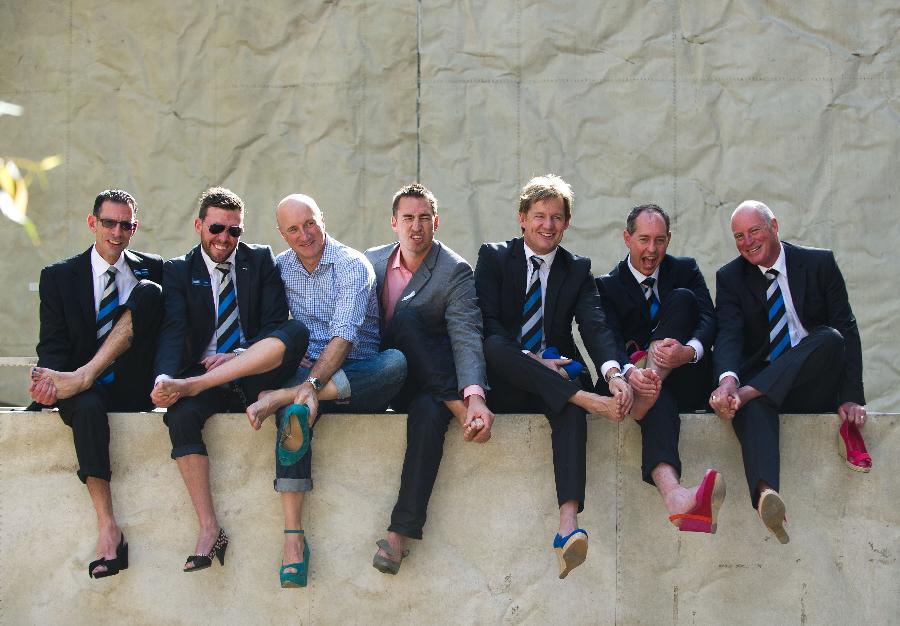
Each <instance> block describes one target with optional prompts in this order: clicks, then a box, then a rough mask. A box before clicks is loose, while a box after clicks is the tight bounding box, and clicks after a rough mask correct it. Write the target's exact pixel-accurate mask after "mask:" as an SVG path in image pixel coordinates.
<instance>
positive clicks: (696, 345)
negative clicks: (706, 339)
mask: <svg viewBox="0 0 900 626" xmlns="http://www.w3.org/2000/svg"><path fill="white" fill-rule="evenodd" d="M687 345H689V346H690V347H692V348H693V349H694V350H695V351H696V352H697V361H699V360H700V359H702V358H703V344H702V343H700V340H699V339H697V338H696V337H694V338H693V339H691V340H690V341H688V342H687ZM697 361H694V363H696V362H697Z"/></svg>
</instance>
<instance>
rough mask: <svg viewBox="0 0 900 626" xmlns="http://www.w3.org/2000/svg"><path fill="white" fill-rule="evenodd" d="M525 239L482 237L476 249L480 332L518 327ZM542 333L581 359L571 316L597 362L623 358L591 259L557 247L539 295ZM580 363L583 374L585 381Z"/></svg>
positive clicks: (506, 333) (508, 333)
mask: <svg viewBox="0 0 900 626" xmlns="http://www.w3.org/2000/svg"><path fill="white" fill-rule="evenodd" d="M525 275H526V268H525V244H524V240H523V239H522V238H521V237H516V238H515V239H510V240H509V241H506V242H503V243H486V244H483V245H482V246H481V249H480V250H479V251H478V263H477V265H476V266H475V290H476V292H477V294H478V306H479V307H480V308H481V313H482V317H483V319H484V336H485V337H486V338H487V337H490V336H492V335H500V336H502V337H506V338H508V339H512V340H513V341H515V340H516V338H517V337H518V334H519V332H520V331H521V328H522V306H523V305H524V304H525ZM544 302H545V306H544V337H545V338H546V344H547V345H548V346H554V347H556V348H559V351H560V353H561V354H563V355H565V356H568V357H570V358H574V359H576V360H578V361H580V362H582V363H584V359H583V357H582V356H581V353H580V352H579V351H578V348H577V347H576V346H575V339H574V338H573V336H572V320H573V319H574V320H575V321H576V322H578V330H579V332H580V333H581V339H582V340H583V341H584V345H585V348H586V349H587V351H588V354H589V355H590V357H591V360H592V361H593V362H594V365H595V366H597V367H598V368H599V367H600V366H601V365H602V364H603V363H605V362H606V361H610V360H614V361H618V362H619V363H620V364H624V363H625V362H626V360H627V356H626V355H625V351H624V350H623V349H622V348H621V347H620V346H618V345H617V343H616V339H615V335H614V334H613V333H612V331H611V330H610V328H609V326H608V325H607V320H606V316H605V315H604V313H603V306H602V304H601V302H600V295H599V294H598V293H597V285H596V283H595V282H594V277H593V275H592V274H591V260H590V259H588V258H585V257H580V256H576V255H574V254H572V253H571V252H569V251H568V250H566V249H565V248H563V247H561V246H560V247H559V248H557V251H556V257H555V258H554V260H553V265H552V266H551V267H550V275H549V277H548V279H547V293H546V294H545V296H544ZM587 371H588V370H587V369H585V370H584V373H583V374H582V376H584V377H585V378H586V379H587V381H586V382H587V383H588V384H589V383H590V377H589V376H587V375H586V372H587Z"/></svg>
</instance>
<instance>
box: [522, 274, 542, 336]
mask: <svg viewBox="0 0 900 626" xmlns="http://www.w3.org/2000/svg"><path fill="white" fill-rule="evenodd" d="M543 263H544V259H542V258H540V257H537V256H533V257H531V266H532V268H533V269H532V272H531V282H530V283H529V284H528V291H526V292H525V305H524V306H523V307H522V347H524V348H525V349H526V350H528V351H529V352H537V351H538V350H540V349H541V342H542V341H543V339H544V312H543V306H542V304H543V303H542V302H541V299H542V297H541V296H542V293H541V265H542V264H543Z"/></svg>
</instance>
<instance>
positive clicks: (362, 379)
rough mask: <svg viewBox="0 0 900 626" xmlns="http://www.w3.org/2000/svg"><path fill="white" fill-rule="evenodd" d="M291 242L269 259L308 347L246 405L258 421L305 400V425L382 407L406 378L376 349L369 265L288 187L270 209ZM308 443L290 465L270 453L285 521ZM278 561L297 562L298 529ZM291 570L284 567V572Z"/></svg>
mask: <svg viewBox="0 0 900 626" xmlns="http://www.w3.org/2000/svg"><path fill="white" fill-rule="evenodd" d="M275 218H276V220H277V222H278V230H279V232H280V233H281V236H282V237H284V240H285V241H286V242H287V243H288V245H289V246H290V250H286V251H284V252H283V253H281V254H279V255H278V257H277V258H276V259H275V262H276V264H277V266H278V269H279V270H280V271H281V278H282V280H283V281H284V287H285V293H286V295H287V300H288V308H289V309H290V311H291V316H292V317H293V318H294V319H296V320H300V321H301V322H303V323H304V324H305V325H306V327H307V328H308V329H309V348H308V349H307V352H306V355H305V357H304V359H303V360H302V361H301V363H300V368H299V369H298V370H297V373H296V375H295V376H294V377H293V378H292V379H291V380H289V381H288V383H287V385H286V387H287V388H285V389H278V390H275V391H272V392H270V393H266V392H264V393H262V394H260V398H259V400H258V401H257V402H255V403H254V404H252V405H250V406H249V407H248V408H247V415H248V417H250V419H251V421H252V422H254V426H258V425H259V424H260V423H261V421H262V420H263V419H265V417H266V416H267V415H271V414H272V413H274V412H276V411H278V419H279V423H280V422H281V421H282V420H283V419H284V407H285V406H287V405H288V404H290V403H292V402H293V403H296V404H305V405H307V406H308V407H309V409H310V413H309V425H310V427H312V425H313V424H314V423H315V421H316V418H317V416H318V415H320V414H322V413H327V412H335V411H340V412H341V413H380V412H383V411H384V410H385V409H387V407H388V404H389V403H390V401H391V399H392V398H393V397H394V395H396V393H397V392H398V391H399V390H400V388H401V387H402V385H403V381H404V379H405V378H406V358H405V357H404V356H403V353H402V352H400V351H399V350H394V349H389V350H385V351H383V352H380V351H379V344H380V341H381V339H380V336H379V335H380V333H379V321H378V301H377V296H376V293H375V272H374V270H373V269H372V265H371V264H370V263H369V261H368V260H367V259H366V257H365V256H363V254H362V253H361V252H358V251H357V250H354V249H353V248H349V247H347V246H345V245H344V244H342V243H341V242H339V241H337V240H336V239H334V238H333V237H331V236H329V235H328V234H327V233H326V232H325V225H324V220H323V217H322V211H321V210H320V209H319V206H318V205H317V204H316V201H315V200H313V199H312V198H310V197H309V196H305V195H301V194H293V195H290V196H287V197H286V198H285V199H284V200H282V201H281V202H280V203H279V204H278V207H277V209H276V211H275ZM311 456H312V450H311V449H310V451H309V452H308V453H307V454H306V455H304V456H303V457H302V458H301V459H300V460H299V461H297V462H296V463H294V464H293V465H291V466H287V467H285V466H281V465H280V463H278V461H277V460H276V476H277V478H276V480H275V490H276V491H278V492H280V493H281V498H282V506H283V508H284V512H285V523H284V527H285V529H288V530H291V529H300V528H301V524H300V511H301V507H302V505H303V494H304V492H306V491H311V490H312V486H313V485H312V478H311V476H312V474H311V467H312V463H311ZM283 562H284V563H301V562H303V535H302V534H300V533H289V534H285V535H284V561H283ZM288 573H290V572H288Z"/></svg>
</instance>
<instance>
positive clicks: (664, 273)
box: [657, 255, 675, 302]
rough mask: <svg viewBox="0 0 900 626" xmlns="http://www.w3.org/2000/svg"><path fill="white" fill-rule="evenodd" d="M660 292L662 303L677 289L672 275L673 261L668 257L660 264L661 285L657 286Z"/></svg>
mask: <svg viewBox="0 0 900 626" xmlns="http://www.w3.org/2000/svg"><path fill="white" fill-rule="evenodd" d="M657 287H658V291H659V300H660V302H662V301H663V300H665V298H666V296H667V295H669V294H670V293H671V292H672V290H673V289H674V288H675V277H674V276H673V275H672V261H671V260H670V259H669V257H668V255H666V256H664V257H663V260H662V262H661V263H660V264H659V283H658V284H657Z"/></svg>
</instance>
